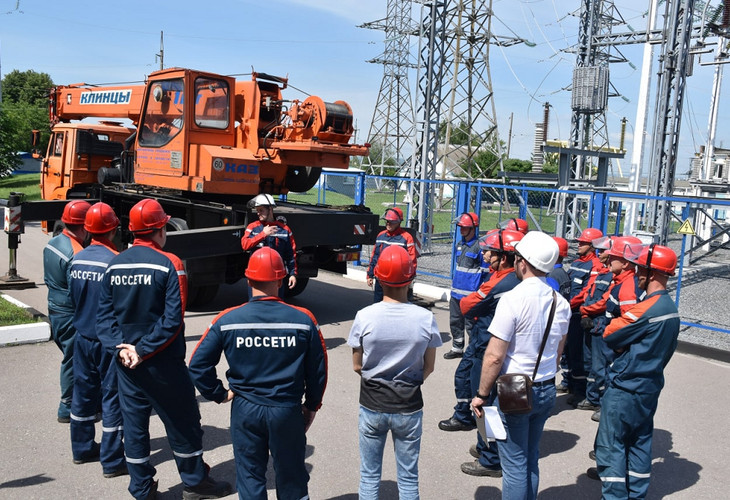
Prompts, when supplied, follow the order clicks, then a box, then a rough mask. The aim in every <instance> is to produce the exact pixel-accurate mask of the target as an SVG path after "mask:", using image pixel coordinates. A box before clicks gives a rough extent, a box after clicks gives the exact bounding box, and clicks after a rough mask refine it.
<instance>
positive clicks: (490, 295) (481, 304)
mask: <svg viewBox="0 0 730 500" xmlns="http://www.w3.org/2000/svg"><path fill="white" fill-rule="evenodd" d="M514 271H515V270H514V268H512V267H510V268H507V269H501V270H499V271H496V272H494V273H492V276H491V277H490V278H489V281H487V282H485V283H482V286H480V287H479V290H477V291H476V292H474V293H472V294H470V295H467V296H466V297H464V298H463V299H462V300H461V310H462V312H463V313H464V316H467V317H472V318H475V321H476V322H475V324H474V328H473V330H472V339H471V341H470V342H469V345H468V346H467V348H466V352H465V353H464V357H463V358H461V361H460V362H459V366H458V367H457V368H456V373H454V391H455V392H456V406H454V417H455V418H456V419H458V420H460V421H462V422H470V423H471V422H474V414H473V413H472V411H471V407H470V406H469V404H470V403H471V400H472V398H473V397H474V395H475V394H476V393H477V392H478V391H479V381H480V379H481V375H482V362H483V360H484V352H485V351H486V350H487V345H488V344H489V340H490V339H491V338H492V335H491V334H490V333H489V330H488V328H489V324H490V323H491V322H492V318H493V317H494V311H496V309H497V303H498V302H499V299H500V298H501V297H502V295H504V294H505V293H506V292H508V291H510V290H512V289H513V288H514V287H516V286H517V285H518V284H519V283H520V280H519V279H518V278H517V275H516V274H515V272H514ZM492 393H493V394H490V397H489V401H485V402H486V403H487V404H488V405H491V404H492V402H493V401H494V397H495V395H496V391H492ZM477 451H478V452H479V463H480V464H481V465H483V466H484V467H490V468H496V467H499V466H500V465H499V464H500V462H499V452H498V451H497V443H495V442H491V443H486V442H484V440H483V439H482V437H481V436H480V435H479V433H477Z"/></svg>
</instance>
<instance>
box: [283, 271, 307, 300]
mask: <svg viewBox="0 0 730 500" xmlns="http://www.w3.org/2000/svg"><path fill="white" fill-rule="evenodd" d="M307 283H309V276H301V277H299V278H297V284H296V285H294V288H287V289H285V290H284V296H285V297H296V296H297V295H299V294H300V293H302V292H303V291H304V289H305V288H307Z"/></svg>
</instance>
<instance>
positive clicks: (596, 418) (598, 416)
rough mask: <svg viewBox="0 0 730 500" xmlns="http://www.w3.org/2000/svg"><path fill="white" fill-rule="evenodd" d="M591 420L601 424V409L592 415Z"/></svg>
mask: <svg viewBox="0 0 730 500" xmlns="http://www.w3.org/2000/svg"><path fill="white" fill-rule="evenodd" d="M591 420H593V421H594V422H600V421H601V409H600V408H599V409H597V410H596V411H594V412H593V415H591Z"/></svg>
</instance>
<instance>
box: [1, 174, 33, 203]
mask: <svg viewBox="0 0 730 500" xmlns="http://www.w3.org/2000/svg"><path fill="white" fill-rule="evenodd" d="M40 180H41V174H21V175H11V176H9V177H4V178H2V179H0V198H5V199H7V197H8V195H9V194H10V193H11V191H15V192H17V193H24V194H25V198H24V200H25V201H35V200H40V199H41V186H40Z"/></svg>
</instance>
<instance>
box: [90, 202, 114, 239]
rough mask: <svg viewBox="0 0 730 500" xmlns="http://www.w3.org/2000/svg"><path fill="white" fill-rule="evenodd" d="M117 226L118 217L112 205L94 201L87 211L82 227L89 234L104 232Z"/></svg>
mask: <svg viewBox="0 0 730 500" xmlns="http://www.w3.org/2000/svg"><path fill="white" fill-rule="evenodd" d="M118 226H119V219H118V218H117V214H115V213H114V210H113V209H112V207H110V206H109V205H107V204H106V203H104V202H101V201H100V202H99V203H94V204H93V205H92V206H91V208H90V209H89V211H88V212H86V220H85V222H84V229H86V231H88V232H89V233H91V234H104V233H108V232H109V231H111V230H112V229H116V228H117V227H118Z"/></svg>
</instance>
